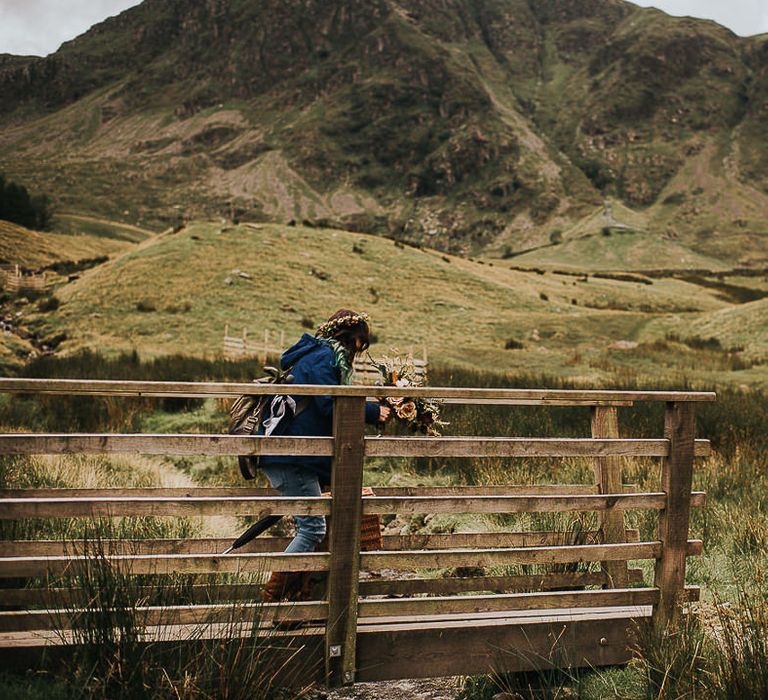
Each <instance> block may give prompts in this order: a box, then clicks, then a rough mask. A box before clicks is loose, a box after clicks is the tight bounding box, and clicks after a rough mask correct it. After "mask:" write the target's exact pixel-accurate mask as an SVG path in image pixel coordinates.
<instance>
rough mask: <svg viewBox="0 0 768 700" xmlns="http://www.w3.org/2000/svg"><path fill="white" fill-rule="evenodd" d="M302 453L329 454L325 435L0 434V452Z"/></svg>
mask: <svg viewBox="0 0 768 700" xmlns="http://www.w3.org/2000/svg"><path fill="white" fill-rule="evenodd" d="M111 453H119V454H154V455H212V456H225V455H232V456H234V455H246V454H249V455H264V454H269V455H304V456H320V457H330V456H331V455H333V438H329V437H269V438H264V437H242V436H238V435H220V434H213V435H191V434H180V435H169V434H162V435H150V434H141V433H136V434H116V433H112V434H110V433H98V434H96V433H80V434H78V433H47V434H29V433H28V434H13V435H10V434H3V435H0V454H111Z"/></svg>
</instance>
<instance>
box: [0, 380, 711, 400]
mask: <svg viewBox="0 0 768 700" xmlns="http://www.w3.org/2000/svg"><path fill="white" fill-rule="evenodd" d="M371 390H373V391H371ZM284 391H285V387H282V386H280V385H273V384H255V383H247V382H246V383H236V382H146V381H126V380H117V381H116V380H106V379H18V378H8V377H4V378H0V392H6V393H32V394H38V393H46V394H56V393H58V394H67V395H73V394H90V395H99V396H114V395H118V396H157V397H170V396H182V397H184V396H187V397H198V396H211V397H216V396H218V397H222V398H226V397H232V398H236V397H237V396H240V395H241V394H263V395H270V396H271V395H275V394H281V393H284ZM291 391H292V392H295V395H299V396H327V395H330V396H358V397H359V396H368V395H370V394H371V393H373V394H374V395H376V396H399V395H402V393H403V390H402V388H399V387H380V386H368V387H365V386H333V387H329V386H327V385H312V384H296V385H292V386H291ZM408 395H409V396H412V397H414V398H417V397H421V398H457V399H474V398H477V399H496V398H498V399H548V400H553V399H554V400H557V399H563V400H579V401H714V400H715V399H716V394H715V393H714V392H706V391H610V390H602V389H600V390H594V389H590V390H584V389H468V388H463V387H409V389H408Z"/></svg>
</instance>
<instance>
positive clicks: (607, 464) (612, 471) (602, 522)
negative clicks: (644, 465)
mask: <svg viewBox="0 0 768 700" xmlns="http://www.w3.org/2000/svg"><path fill="white" fill-rule="evenodd" d="M592 437H593V438H618V437H619V415H618V409H617V408H616V407H615V406H593V407H592ZM594 468H595V483H596V484H597V488H598V493H622V492H623V490H624V484H623V480H622V478H621V457H596V458H595V463H594ZM597 526H598V530H599V532H600V535H601V537H602V541H603V542H605V543H618V542H624V541H625V540H626V529H625V525H624V513H623V511H614V510H604V511H600V512H598V515H597ZM602 568H603V571H604V572H605V573H606V574H607V575H608V581H609V585H610V587H612V588H625V587H626V586H627V585H628V581H629V577H628V574H627V562H624V561H611V562H603V564H602Z"/></svg>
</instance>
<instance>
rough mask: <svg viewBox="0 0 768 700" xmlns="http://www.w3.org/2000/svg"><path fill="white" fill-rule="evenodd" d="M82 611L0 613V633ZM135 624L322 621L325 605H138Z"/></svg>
mask: <svg viewBox="0 0 768 700" xmlns="http://www.w3.org/2000/svg"><path fill="white" fill-rule="evenodd" d="M83 612H85V611H84V610H83V609H81V608H74V609H73V608H59V609H47V610H22V611H12V612H0V632H24V631H32V630H69V629H72V628H73V627H74V626H75V625H77V624H78V619H79V618H81V617H82V613H83ZM133 612H134V614H135V615H136V618H135V619H136V622H137V625H140V626H144V625H191V624H196V625H197V624H204V623H209V624H211V623H213V624H220V623H226V622H231V621H233V620H242V621H248V622H252V621H255V620H256V619H259V620H263V621H264V622H265V623H266V624H271V623H272V621H302V620H312V621H317V620H325V619H326V617H327V615H328V604H327V603H324V602H319V601H313V602H286V603H262V602H258V603H225V604H215V605H152V606H145V605H141V606H138V607H136V608H135V609H134V610H133Z"/></svg>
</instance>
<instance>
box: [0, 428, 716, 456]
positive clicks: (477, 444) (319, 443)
mask: <svg viewBox="0 0 768 700" xmlns="http://www.w3.org/2000/svg"><path fill="white" fill-rule="evenodd" d="M696 448H697V452H696V453H697V455H699V456H705V455H706V454H709V441H707V440H702V441H697V445H696ZM113 453H119V454H156V455H191V454H199V455H212V456H226V455H230V456H235V455H302V456H330V455H332V454H333V441H332V439H331V438H323V437H261V436H248V437H245V436H239V435H222V434H211V435H198V434H175V435H173V434H145V433H136V434H116V433H111V434H110V433H80V434H78V433H24V434H0V454H113ZM668 453H669V441H668V440H645V439H642V440H641V439H634V440H618V439H611V440H609V439H603V440H596V439H591V438H569V439H561V438H470V437H440V438H429V437H419V438H408V437H369V438H366V439H365V455H366V456H367V457H384V456H393V457H607V456H617V457H618V456H623V457H629V456H636V457H637V456H640V457H665V456H667V454H668Z"/></svg>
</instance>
